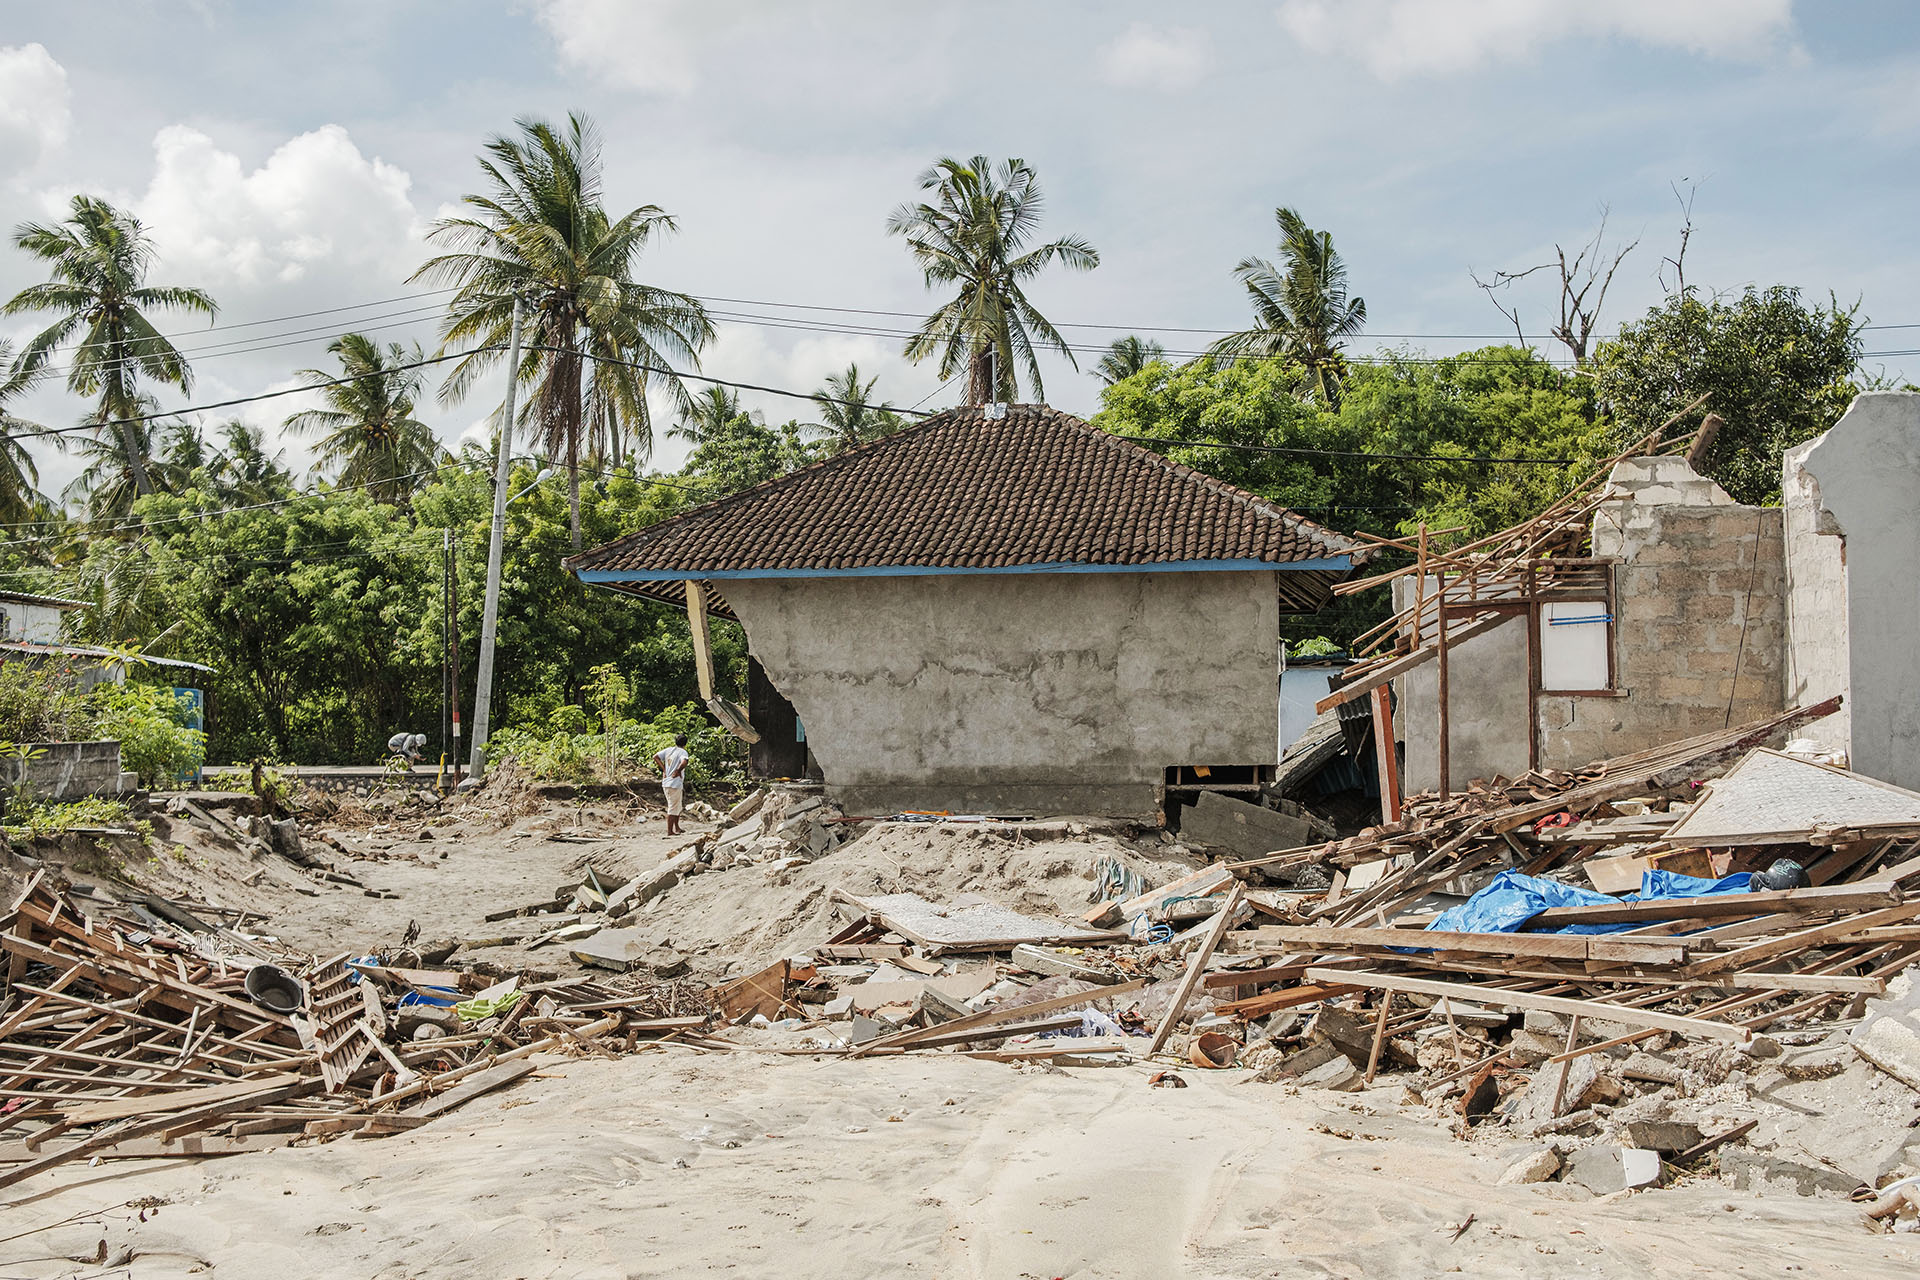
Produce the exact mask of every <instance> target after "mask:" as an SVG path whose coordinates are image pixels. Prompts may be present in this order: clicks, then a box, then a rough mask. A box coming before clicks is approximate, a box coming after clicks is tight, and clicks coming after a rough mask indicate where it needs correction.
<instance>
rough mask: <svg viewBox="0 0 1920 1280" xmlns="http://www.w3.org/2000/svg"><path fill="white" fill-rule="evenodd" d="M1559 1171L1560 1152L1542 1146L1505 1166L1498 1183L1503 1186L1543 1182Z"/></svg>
mask: <svg viewBox="0 0 1920 1280" xmlns="http://www.w3.org/2000/svg"><path fill="white" fill-rule="evenodd" d="M1558 1172H1560V1153H1559V1152H1558V1151H1555V1150H1554V1149H1553V1148H1552V1147H1543V1148H1541V1149H1540V1150H1539V1151H1536V1152H1534V1153H1533V1154H1532V1155H1530V1156H1522V1157H1521V1158H1520V1159H1518V1160H1516V1161H1514V1162H1513V1163H1512V1164H1510V1165H1508V1166H1507V1171H1506V1172H1505V1173H1503V1174H1501V1175H1500V1182H1499V1185H1500V1186H1503V1187H1520V1186H1527V1185H1529V1184H1531V1183H1535V1182H1545V1181H1546V1180H1547V1179H1549V1178H1551V1177H1553V1175H1554V1174H1556V1173H1558Z"/></svg>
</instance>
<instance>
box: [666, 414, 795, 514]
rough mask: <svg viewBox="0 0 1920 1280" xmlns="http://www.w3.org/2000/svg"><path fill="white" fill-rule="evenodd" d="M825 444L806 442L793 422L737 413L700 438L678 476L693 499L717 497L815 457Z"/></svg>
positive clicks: (793, 467)
mask: <svg viewBox="0 0 1920 1280" xmlns="http://www.w3.org/2000/svg"><path fill="white" fill-rule="evenodd" d="M825 447H826V445H825V443H824V442H821V443H815V442H811V441H809V440H807V439H806V437H805V435H804V434H803V432H802V428H801V425H800V424H799V423H798V422H791V421H790V422H785V423H782V424H781V425H780V426H777V427H769V426H767V425H766V424H765V423H764V422H761V421H760V419H759V418H758V417H756V416H755V415H753V414H746V413H737V414H735V415H734V416H733V417H731V418H729V419H727V420H726V421H725V422H723V423H721V424H720V425H718V426H716V427H714V428H712V429H710V430H707V431H706V432H705V433H704V434H703V435H702V436H701V438H700V443H699V444H698V445H696V446H695V447H694V450H693V452H692V453H691V454H690V455H688V457H687V465H686V468H685V470H683V471H682V472H681V475H682V476H683V477H684V478H685V480H686V482H687V483H688V485H689V486H690V487H691V489H692V491H693V493H694V494H695V496H696V497H697V498H698V500H700V501H706V500H707V499H709V498H723V497H725V496H726V495H727V494H730V493H738V492H739V491H740V490H742V489H747V488H751V487H752V486H754V485H756V484H762V483H765V482H766V481H768V480H772V479H775V478H776V477H778V476H783V475H785V474H786V473H787V472H789V471H793V470H795V469H797V468H799V467H804V466H806V465H807V464H808V463H811V462H815V461H818V460H819V458H820V457H821V456H822V454H823V449H824V448H825Z"/></svg>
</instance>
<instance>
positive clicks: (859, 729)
mask: <svg viewBox="0 0 1920 1280" xmlns="http://www.w3.org/2000/svg"><path fill="white" fill-rule="evenodd" d="M1365 557H1366V549H1365V548H1364V547H1363V546H1362V545H1361V544H1360V543H1358V542H1356V541H1354V540H1352V539H1349V538H1346V537H1343V536H1342V535H1340V534H1337V533H1335V532H1333V531H1331V530H1328V529H1325V528H1322V527H1321V526H1319V525H1317V524H1314V523H1313V522H1311V521H1309V520H1306V519H1303V518H1302V517H1300V516H1299V515H1297V514H1295V513H1294V512H1292V511H1288V510H1286V509H1284V508H1281V507H1279V506H1276V505H1274V504H1273V503H1271V502H1268V501H1266V500H1265V499H1262V498H1260V497H1258V496H1256V495H1254V494H1251V493H1247V492H1244V491H1242V490H1239V489H1236V488H1234V487H1233V486H1231V485H1228V484H1225V483H1223V482H1221V481H1219V480H1217V479H1214V478H1212V477H1210V476H1207V475H1204V474H1202V473H1200V472H1198V471H1194V470H1192V469H1191V468H1188V467H1184V466H1181V465H1179V464H1177V463H1174V462H1172V461H1169V460H1168V459H1166V458H1164V457H1161V456H1160V455H1158V454H1156V453H1153V452H1152V451H1150V450H1148V449H1145V448H1142V447H1140V446H1139V445H1136V444H1133V443H1130V442H1128V441H1125V440H1122V439H1119V438H1117V437H1115V436H1112V435H1109V434H1107V433H1106V432H1103V431H1100V430H1098V429H1096V428H1094V427H1092V426H1090V425H1088V424H1087V423H1085V422H1083V421H1081V420H1079V419H1078V418H1075V417H1072V416H1071V415H1068V414H1065V413H1061V412H1059V411H1058V410H1055V409H1052V408H1049V407H1047V406H1045V405H1025V404H1018V405H1010V406H992V407H991V408H990V409H983V408H981V407H972V408H963V409H956V410H952V411H949V412H945V413H940V414H936V415H933V416H931V417H929V418H927V419H926V420H925V421H923V422H920V423H918V424H916V425H914V426H911V427H908V428H907V429H905V430H902V431H899V432H896V433H894V434H892V435H890V436H887V437H885V438H883V439H881V440H878V441H876V442H873V443H871V444H867V445H864V446H862V447H859V448H856V449H852V450H849V451H847V452H846V453H843V454H840V455H838V456H836V457H833V458H829V459H827V460H825V461H822V462H818V463H815V464H814V465H812V466H810V467H806V468H803V469H801V470H799V471H796V472H793V473H791V474H789V475H785V476H782V477H780V478H778V479H775V480H771V481H768V482H766V483H764V484H761V485H758V486H756V487H753V488H750V489H746V490H744V491H742V492H740V493H736V494H733V495H732V496H730V497H726V498H722V499H720V500H718V501H715V502H710V503H707V504H705V505H702V506H699V507H695V508H693V509H692V510H689V511H686V512H683V513H681V514H680V515H678V516H675V517H673V518H671V519H668V520H664V521H661V522H660V523H658V524H655V525H652V526H650V527H648V528H646V529H642V530H640V531H639V532H637V533H634V534H631V535H629V536H627V537H625V538H622V539H619V540H618V541H615V542H612V543H609V544H607V545H605V546H603V547H599V548H596V549H594V550H591V551H588V552H585V553H583V554H581V555H577V556H574V557H572V558H571V559H569V560H568V561H567V562H566V563H567V566H568V568H570V569H571V570H572V571H573V572H574V573H576V574H577V575H578V576H579V577H580V579H581V580H582V581H583V582H586V583H590V584H593V585H596V586H600V587H604V588H608V589H611V590H615V591H621V592H626V593H629V594H632V595H635V596H638V597H641V598H644V599H649V600H653V601H657V602H661V603H666V604H671V605H676V606H678V605H682V604H684V606H685V607H686V608H687V610H688V613H689V618H690V620H691V622H692V625H693V634H694V643H695V650H696V659H697V661H698V663H699V666H700V681H701V693H702V696H703V697H706V698H708V700H709V705H710V706H712V707H713V708H714V710H715V712H716V714H717V715H719V716H720V717H721V719H722V720H723V721H724V722H728V723H730V724H731V725H733V726H734V727H735V728H736V730H737V731H739V732H741V733H742V736H746V737H748V738H750V739H752V740H754V746H753V763H754V766H755V771H756V772H757V773H758V774H760V775H761V776H767V777H783V776H784V777H800V776H807V775H812V776H816V777H819V778H820V779H822V780H823V781H824V784H825V786H826V789H827V792H828V794H829V796H830V798H831V799H832V800H833V801H834V802H836V803H837V804H839V805H840V806H841V807H842V808H843V809H845V810H846V811H848V812H850V813H893V812H900V811H906V810H945V811H957V812H996V813H1006V812H1014V813H1036V812H1039V813H1076V814H1089V815H1101V816H1113V817H1136V818H1155V817H1157V816H1159V814H1160V813H1161V811H1162V809H1163V806H1164V805H1165V804H1166V803H1167V801H1168V800H1169V799H1170V798H1171V799H1180V798H1186V799H1191V798H1193V797H1195V796H1196V795H1198V794H1200V793H1203V792H1208V791H1227V792H1234V791H1238V792H1242V793H1246V794H1251V795H1257V793H1258V792H1259V790H1260V788H1261V787H1262V786H1263V785H1264V784H1265V783H1266V782H1268V781H1269V780H1270V779H1271V778H1272V776H1273V770H1274V768H1275V766H1276V764H1277V762H1278V761H1279V759H1280V748H1281V746H1282V744H1281V742H1280V734H1279V727H1278V726H1279V713H1278V708H1279V673H1280V669H1281V662H1282V659H1281V644H1280V618H1281V615H1282V614H1283V613H1300V612H1312V611H1314V610H1317V609H1319V608H1320V607H1321V606H1322V605H1324V604H1325V603H1326V601H1327V600H1328V599H1329V597H1330V593H1331V591H1332V588H1333V586H1334V585H1335V584H1336V583H1338V582H1340V581H1341V580H1343V579H1345V578H1346V577H1348V576H1349V574H1350V572H1351V571H1352V569H1353V568H1354V567H1355V565H1357V564H1358V563H1360V562H1361V561H1363V560H1364V559H1365ZM710 617H719V618H730V619H735V620H737V621H738V622H739V623H740V625H741V627H742V628H743V629H744V630H745V632H746V636H747V641H748V648H749V652H750V655H751V656H750V660H749V663H748V689H747V702H748V705H747V706H746V708H745V709H744V711H742V710H741V709H738V708H733V707H730V706H728V705H727V704H725V703H723V702H721V701H720V700H719V699H717V698H716V697H715V696H714V690H713V676H712V669H711V653H710V648H709V646H708V644H707V642H706V630H707V625H708V619H709V618H710Z"/></svg>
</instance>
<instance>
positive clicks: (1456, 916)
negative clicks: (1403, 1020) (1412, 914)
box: [1427, 871, 1752, 933]
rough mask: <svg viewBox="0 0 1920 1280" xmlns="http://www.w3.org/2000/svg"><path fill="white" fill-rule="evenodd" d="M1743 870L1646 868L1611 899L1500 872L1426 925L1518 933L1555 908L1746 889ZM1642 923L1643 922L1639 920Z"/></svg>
mask: <svg viewBox="0 0 1920 1280" xmlns="http://www.w3.org/2000/svg"><path fill="white" fill-rule="evenodd" d="M1751 878H1752V877H1750V876H1749V875H1747V873H1745V872H1741V873H1740V874H1739V875H1732V876H1724V877H1722V878H1721V879H1718V880H1707V879H1704V878H1702V877H1700V876H1682V875H1675V874H1674V873H1673V872H1671V871H1648V872H1646V873H1644V874H1643V875H1642V876H1641V877H1640V891H1639V892H1638V893H1629V894H1627V895H1626V896H1624V897H1619V898H1616V897H1613V896H1612V895H1610V894H1605V893H1600V892H1597V891H1596V890H1593V889H1582V888H1579V887H1577V886H1575V885H1570V884H1561V883H1560V882H1559V881H1558V880H1543V879H1541V878H1540V877H1539V876H1529V875H1522V874H1521V873H1520V872H1518V871H1502V872H1501V873H1500V874H1499V875H1497V876H1495V877H1494V878H1493V880H1492V882H1491V883H1489V884H1488V885H1487V887H1486V888H1484V889H1482V890H1481V891H1480V892H1478V893H1476V894H1474V895H1473V896H1472V897H1471V898H1468V899H1467V900H1466V901H1465V902H1463V903H1461V904H1460V905H1459V906H1457V907H1453V908H1450V909H1449V910H1446V911H1443V912H1441V913H1440V914H1439V915H1438V916H1436V917H1435V918H1434V921H1433V923H1432V924H1430V925H1428V926H1427V928H1429V929H1448V930H1457V931H1459V932H1462V933H1518V932H1519V931H1520V930H1521V929H1522V928H1523V927H1524V926H1525V925H1526V923H1527V921H1529V920H1531V919H1533V918H1534V917H1535V916H1537V915H1539V914H1540V913H1541V912H1542V911H1546V910H1549V909H1551V908H1554V907H1590V906H1602V905H1609V906H1613V905H1618V904H1620V903H1624V902H1651V901H1655V900H1657V899H1660V898H1703V897H1706V896H1707V895H1708V894H1714V893H1745V892H1747V882H1748V881H1749V880H1750V879H1751ZM1643 923H1645V922H1644V921H1642V922H1641V924H1643ZM1640 927H1641V925H1640V924H1580V925H1568V926H1566V927H1565V928H1562V929H1556V930H1552V931H1551V932H1555V933H1618V932H1621V931H1622V930H1626V929H1637V928H1640Z"/></svg>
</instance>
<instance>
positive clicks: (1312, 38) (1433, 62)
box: [1278, 0, 1793, 80]
mask: <svg viewBox="0 0 1920 1280" xmlns="http://www.w3.org/2000/svg"><path fill="white" fill-rule="evenodd" d="M1278 17H1279V20H1280V25H1281V26H1282V27H1283V28H1284V29H1285V30H1286V31H1287V33H1288V34H1289V35H1291V36H1292V37H1293V38H1294V39H1295V40H1297V41H1299V42H1300V43H1301V44H1302V45H1304V46H1306V47H1307V48H1308V49H1310V50H1312V51H1313V52H1315V53H1319V54H1328V55H1334V56H1347V57H1354V58H1357V59H1359V60H1360V61H1361V62H1363V63H1364V64H1366V66H1367V68H1368V70H1370V71H1372V72H1373V73H1374V74H1375V75H1376V76H1379V77H1380V78H1381V79H1383V80H1392V79H1398V78H1400V77H1403V76H1408V75H1420V74H1444V73H1449V72H1460V71H1467V70H1471V69H1473V68H1475V67H1478V66H1482V65H1485V64H1487V63H1492V62H1499V61H1508V60H1515V59H1522V58H1526V57H1528V56H1530V55H1532V54H1533V53H1535V52H1536V51H1538V50H1539V49H1541V48H1543V47H1545V46H1546V45H1549V44H1552V43H1554V42H1556V41H1560V40H1567V39H1573V38H1588V39H1609V38H1611V39H1623V40H1632V41H1635V42H1636V43H1639V44H1644V45H1650V46H1653V47H1656V48H1669V49H1681V50H1685V51H1687V52H1690V53H1698V54H1703V55H1706V56H1709V57H1721V58H1750V57H1757V56H1761V55H1764V54H1766V53H1768V52H1771V51H1773V50H1775V49H1777V48H1779V47H1781V46H1782V45H1783V44H1784V43H1785V42H1787V41H1788V40H1789V38H1790V36H1791V31H1792V25H1793V0H1606V2H1605V3H1574V2H1573V0H1338V3H1336V2H1335V0H1283V2H1282V4H1281V6H1280V9H1279V12H1278Z"/></svg>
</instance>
